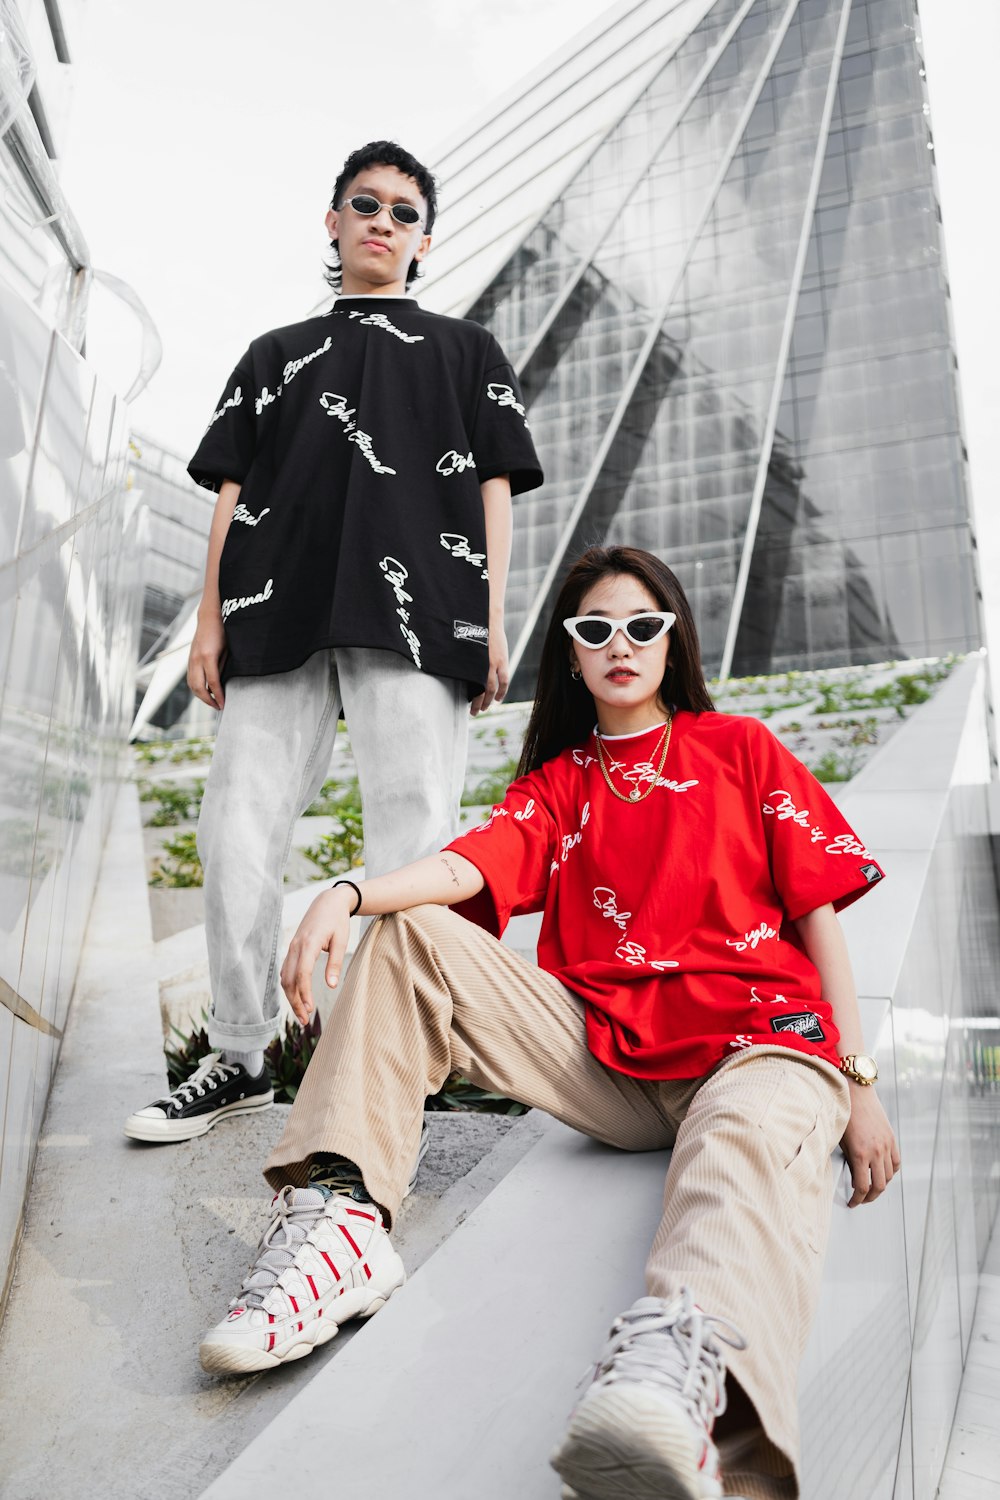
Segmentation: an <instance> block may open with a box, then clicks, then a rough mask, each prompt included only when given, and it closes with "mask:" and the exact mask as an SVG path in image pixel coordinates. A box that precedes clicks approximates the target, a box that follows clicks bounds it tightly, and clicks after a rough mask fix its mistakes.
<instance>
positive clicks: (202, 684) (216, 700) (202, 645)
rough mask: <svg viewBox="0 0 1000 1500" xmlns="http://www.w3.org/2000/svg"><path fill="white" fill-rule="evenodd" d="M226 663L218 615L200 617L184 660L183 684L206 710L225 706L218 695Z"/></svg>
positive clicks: (222, 628) (224, 641)
mask: <svg viewBox="0 0 1000 1500" xmlns="http://www.w3.org/2000/svg"><path fill="white" fill-rule="evenodd" d="M225 659H226V630H225V626H224V625H223V623H222V616H221V615H220V614H209V615H206V616H202V615H201V613H200V612H199V615H198V625H197V628H196V630H195V633H194V640H193V641H192V642H191V654H190V656H189V657H188V669H187V683H188V687H189V688H190V689H191V691H192V693H194V696H195V697H196V698H200V699H201V701H202V703H207V704H208V706H209V708H218V709H221V708H223V707H224V705H225V701H226V699H225V694H224V693H223V691H222V664H223V662H224V661H225Z"/></svg>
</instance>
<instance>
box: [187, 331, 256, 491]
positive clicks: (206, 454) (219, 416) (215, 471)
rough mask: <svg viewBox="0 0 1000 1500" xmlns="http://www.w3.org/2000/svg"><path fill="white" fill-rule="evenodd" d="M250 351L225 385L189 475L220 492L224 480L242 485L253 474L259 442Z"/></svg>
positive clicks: (199, 482)
mask: <svg viewBox="0 0 1000 1500" xmlns="http://www.w3.org/2000/svg"><path fill="white" fill-rule="evenodd" d="M254 411H255V406H254V386H253V368H252V365H251V358H250V351H249V350H248V351H247V353H246V354H244V356H243V358H242V359H241V360H240V362H239V364H238V365H237V366H236V369H235V370H234V371H233V373H232V375H231V376H230V377H229V380H228V381H227V383H226V388H225V390H224V391H223V393H222V396H221V397H220V399H219V405H218V407H217V408H216V410H215V412H214V413H213V415H212V419H211V421H210V422H209V424H208V426H207V428H206V429H205V435H204V437H203V438H202V440H201V442H200V443H199V444H198V447H197V450H196V452H195V455H194V457H193V458H192V460H191V462H190V463H189V464H188V473H189V474H190V475H191V478H192V479H193V480H194V481H195V483H196V484H200V485H201V486H202V487H203V488H204V489H207V490H219V489H220V488H221V486H222V482H223V480H225V479H235V480H237V481H238V482H239V483H240V484H242V482H243V480H244V479H245V478H246V477H247V474H248V473H249V472H250V465H251V463H252V462H253V456H254V451H255V448H256V440H257V423H256V419H255V416H254Z"/></svg>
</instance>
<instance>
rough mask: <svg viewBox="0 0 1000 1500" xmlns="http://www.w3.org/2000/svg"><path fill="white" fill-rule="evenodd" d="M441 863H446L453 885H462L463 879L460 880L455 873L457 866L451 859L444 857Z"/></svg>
mask: <svg viewBox="0 0 1000 1500" xmlns="http://www.w3.org/2000/svg"><path fill="white" fill-rule="evenodd" d="M441 863H442V864H443V865H444V867H445V869H446V870H447V871H448V874H449V875H450V876H451V880H452V884H453V885H460V884H461V881H460V880H459V878H458V876H457V875H456V874H455V866H454V865H453V864H452V862H451V860H450V859H442V860H441Z"/></svg>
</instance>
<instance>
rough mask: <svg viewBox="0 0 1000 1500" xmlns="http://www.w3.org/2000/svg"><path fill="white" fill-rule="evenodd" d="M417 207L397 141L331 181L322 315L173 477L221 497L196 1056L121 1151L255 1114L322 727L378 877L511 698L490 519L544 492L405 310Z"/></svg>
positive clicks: (509, 428) (485, 379) (236, 389)
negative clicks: (347, 744) (202, 996)
mask: <svg viewBox="0 0 1000 1500" xmlns="http://www.w3.org/2000/svg"><path fill="white" fill-rule="evenodd" d="M436 208H437V203H436V193H435V183H434V178H433V177H432V176H431V174H430V172H429V171H428V170H427V168H426V167H424V166H422V165H421V163H420V162H418V161H417V160H416V159H415V158H414V157H413V156H411V155H410V154H409V152H407V151H404V150H403V149H402V148H401V147H400V146H398V145H396V144H395V143H394V142H392V141H374V142H371V143H370V144H369V145H367V146H363V147H362V148H361V149H360V150H359V151H355V152H353V153H352V155H351V156H349V157H348V159H347V161H346V162H345V164H344V168H343V171H342V172H341V173H340V176H339V177H338V178H337V182H336V185H335V187H334V192H333V201H332V204H331V207H330V211H329V212H328V214H327V216H326V225H327V229H328V230H329V233H330V240H331V249H332V264H331V267H330V269H329V274H328V278H327V279H328V281H329V282H330V284H331V286H333V287H334V289H335V290H336V291H337V293H338V296H337V298H336V300H335V302H334V304H333V307H332V308H331V309H330V311H329V312H326V313H324V314H322V315H321V316H319V317H314V318H308V319H306V321H305V322H302V323H295V324H292V325H291V326H290V327H287V328H279V329H276V330H274V331H273V332H270V333H266V334H264V335H263V336H262V337H260V338H257V339H255V340H254V341H253V342H252V343H251V345H250V347H249V349H248V350H247V352H246V353H245V354H244V355H243V357H242V359H241V360H240V362H239V364H238V365H237V367H236V369H235V371H234V372H233V374H232V376H231V377H230V380H229V382H228V384H227V386H226V388H225V390H224V392H223V395H222V399H221V400H220V402H219V406H218V409H217V410H216V412H215V413H214V415H213V416H212V419H211V421H210V423H209V426H208V430H207V431H206V433H205V436H204V437H203V438H202V441H201V443H200V445H199V447H198V451H197V452H196V454H195V456H194V458H193V459H192V461H191V464H190V467H189V472H190V473H191V475H192V477H193V478H194V479H195V480H197V482H198V483H199V484H202V485H205V486H206V487H207V488H209V489H212V490H217V491H218V494H219V501H218V504H217V506H216V510H215V517H214V519H213V522H212V529H211V534H210V537H209V545H208V564H207V568H206V573H205V589H204V593H203V595H202V601H201V605H200V608H199V611H198V627H197V631H196V633H195V638H194V642H193V644H192V647H191V657H190V662H189V666H188V683H189V685H190V687H191V690H192V692H193V693H194V694H195V695H196V696H197V697H198V698H200V699H201V700H202V701H203V702H204V703H208V704H210V705H211V706H212V707H214V708H216V709H218V710H220V711H221V714H222V717H221V721H220V724H219V732H218V736H217V739H216V746H215V754H214V756H213V761H212V769H211V774H210V776H209V780H208V785H207V787H206V790H205V797H204V802H203V805H202V812H201V819H200V822H199V825H198V849H199V853H200V855H201V859H202V863H203V865H204V870H205V925H206V933H207V938H208V953H209V973H210V977H211V986H212V1008H211V1014H210V1016H209V1022H208V1035H209V1041H210V1043H211V1045H212V1047H213V1048H215V1049H216V1052H215V1053H213V1055H212V1056H210V1057H209V1058H208V1059H206V1060H205V1061H204V1062H203V1063H202V1064H201V1066H200V1067H199V1068H198V1069H197V1070H196V1072H194V1073H193V1074H192V1076H191V1077H190V1078H189V1079H187V1080H186V1082H184V1083H182V1084H181V1085H180V1086H179V1087H178V1088H176V1089H175V1090H174V1091H173V1093H171V1094H169V1095H167V1096H165V1097H163V1098H161V1099H157V1100H156V1101H155V1102H154V1103H153V1104H151V1105H149V1106H147V1107H146V1108H144V1109H140V1110H138V1111H137V1112H136V1113H135V1114H133V1115H130V1116H129V1118H128V1120H127V1121H126V1123H125V1132H126V1134H127V1135H129V1136H132V1137H133V1138H134V1139H136V1140H144V1141H154V1142H167V1141H180V1140H189V1139H191V1138H192V1137H193V1136H196V1135H203V1134H204V1133H205V1132H206V1131H207V1130H210V1129H211V1127H212V1126H213V1125H214V1124H215V1123H216V1122H217V1121H218V1120H219V1119H221V1118H223V1117H224V1116H226V1115H232V1114H242V1113H244V1112H246V1111H248V1110H253V1109H260V1108H266V1107H267V1106H268V1105H270V1104H271V1103H272V1101H273V1094H272V1090H271V1086H270V1082H269V1080H268V1075H267V1069H266V1067H265V1066H264V1058H263V1049H264V1048H265V1047H266V1046H267V1044H268V1042H269V1041H270V1040H271V1038H272V1037H273V1036H274V1035H275V1033H276V1031H277V1028H278V973H277V960H276V955H277V947H278V939H279V935H280V927H281V910H282V874H283V870H284V866H285V863H286V860H287V858H288V852H289V847H290V844H291V838H292V830H293V827H294V824H295V820H296V818H298V817H299V816H300V815H301V814H302V812H303V811H304V810H305V809H306V808H307V807H308V806H309V804H310V802H312V801H313V799H314V797H315V796H316V794H317V792H318V791H319V789H320V787H321V786H322V784H323V781H324V778H325V776H326V773H327V770H328V767H329V764H330V755H331V752H332V750H333V745H334V739H335V736H336V731H337V722H338V719H339V718H340V716H341V714H342V713H343V715H344V717H345V718H346V720H347V722H348V724H349V726H350V731H351V742H352V745H353V748H354V752H355V758H356V760H357V764H358V776H359V780H360V784H361V798H362V806H363V812H364V821H365V856H366V857H365V862H366V867H367V870H368V872H369V874H371V875H378V874H381V873H384V872H386V871H389V870H391V869H395V868H396V867H398V866H399V865H401V864H405V863H407V862H409V861H412V860H415V859H418V858H420V857H421V856H422V855H425V854H427V853H429V852H431V851H432V850H436V849H439V848H440V847H441V846H442V845H443V844H444V843H446V842H447V840H448V839H449V838H450V837H451V836H452V835H453V833H454V831H455V826H456V824H457V818H458V806H459V799H460V795H461V789H462V784H463V779H464V772H465V759H466V749H467V718H466V704H467V703H468V702H469V701H470V700H471V710H472V712H473V713H478V712H479V711H480V710H481V709H484V708H487V707H488V706H489V705H490V704H491V703H493V702H500V701H501V700H502V699H503V697H504V695H505V693H506V691H507V685H508V660H507V642H506V636H505V632H504V591H505V587H506V582H507V570H508V565H509V560H510V545H511V529H512V521H511V496H512V494H513V495H516V494H520V493H521V492H522V491H525V490H530V489H534V488H536V487H537V486H538V485H539V484H541V482H542V474H541V470H540V468H539V464H538V459H537V457H536V454H535V450H534V446H533V444H532V440H531V436H530V434H529V431H528V424H527V420H526V418H525V411H524V403H523V400H522V397H521V394H520V391H519V389H518V385H517V380H516V377H515V375H514V372H513V370H512V368H511V366H510V364H509V363H508V361H507V358H506V356H505V355H504V353H503V351H502V349H501V348H500V346H499V345H498V344H497V342H496V340H495V339H494V338H493V337H492V335H491V334H489V333H488V332H487V331H486V330H485V329H484V328H481V327H480V326H479V325H478V324H476V323H470V322H467V321H465V320H464V319H461V318H447V317H441V316H439V315H437V314H434V313H429V312H426V311H424V310H423V309H422V308H421V307H420V306H419V305H418V304H417V303H416V302H415V301H414V300H412V299H411V298H409V297H408V296H407V295H406V293H407V288H408V287H409V285H410V284H411V283H412V281H413V280H414V278H415V277H416V276H417V275H418V268H419V264H420V262H421V260H423V258H424V256H425V255H426V254H427V251H428V250H429V248H430V243H431V230H432V228H433V224H434V217H435V213H436Z"/></svg>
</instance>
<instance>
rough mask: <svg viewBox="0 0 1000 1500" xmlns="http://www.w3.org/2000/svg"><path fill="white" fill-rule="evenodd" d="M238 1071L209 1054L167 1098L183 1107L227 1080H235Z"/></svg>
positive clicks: (232, 1064)
mask: <svg viewBox="0 0 1000 1500" xmlns="http://www.w3.org/2000/svg"><path fill="white" fill-rule="evenodd" d="M239 1071H240V1070H239V1068H238V1067H237V1066H236V1064H235V1063H224V1062H220V1061H219V1054H218V1053H217V1052H210V1053H209V1055H208V1056H207V1057H203V1058H202V1060H201V1062H200V1063H199V1065H198V1067H197V1068H196V1069H195V1071H194V1072H193V1073H192V1074H191V1077H190V1078H187V1079H185V1081H184V1082H183V1083H179V1084H178V1085H177V1087H176V1088H175V1089H173V1090H172V1091H171V1092H170V1093H169V1094H168V1095H167V1098H168V1099H169V1100H170V1101H171V1102H172V1103H174V1104H177V1105H180V1106H181V1107H183V1106H184V1105H185V1104H190V1103H191V1101H192V1100H193V1099H194V1098H196V1097H197V1098H199V1099H200V1098H201V1097H202V1096H203V1095H204V1094H206V1093H207V1092H208V1091H209V1090H210V1089H217V1088H218V1087H219V1085H220V1084H222V1083H225V1082H226V1080H227V1079H228V1078H235V1077H236V1075H237V1073H238V1072H239Z"/></svg>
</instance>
